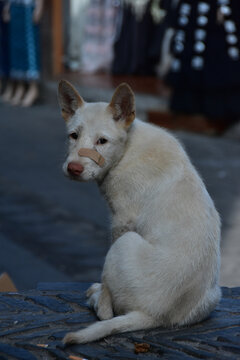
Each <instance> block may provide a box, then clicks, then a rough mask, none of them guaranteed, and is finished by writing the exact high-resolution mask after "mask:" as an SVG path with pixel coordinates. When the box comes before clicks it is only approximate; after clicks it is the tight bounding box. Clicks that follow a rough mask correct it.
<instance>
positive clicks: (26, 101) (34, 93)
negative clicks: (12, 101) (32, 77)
mask: <svg viewBox="0 0 240 360" xmlns="http://www.w3.org/2000/svg"><path fill="white" fill-rule="evenodd" d="M38 97H39V89H38V86H37V84H35V83H34V84H30V85H29V88H28V90H27V91H26V93H25V96H24V98H23V100H22V106H23V107H29V106H32V105H33V104H34V103H35V101H36V100H37V99H38Z"/></svg>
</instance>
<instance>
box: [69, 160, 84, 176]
mask: <svg viewBox="0 0 240 360" xmlns="http://www.w3.org/2000/svg"><path fill="white" fill-rule="evenodd" d="M67 169H68V172H69V174H71V175H73V176H79V175H81V173H82V172H83V170H84V167H83V166H82V165H81V164H79V163H77V162H70V163H69V164H68V167H67Z"/></svg>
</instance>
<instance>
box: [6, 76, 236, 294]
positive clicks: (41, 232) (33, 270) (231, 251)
mask: <svg viewBox="0 0 240 360" xmlns="http://www.w3.org/2000/svg"><path fill="white" fill-rule="evenodd" d="M53 85H54V100H53V102H51V101H49V102H45V103H43V104H38V105H36V106H34V107H33V108H31V109H23V108H17V107H10V106H7V105H3V104H0V154H1V156H0V242H1V251H0V273H1V272H2V271H7V272H8V273H9V274H10V276H11V277H12V279H13V280H14V282H15V283H16V286H17V288H18V289H19V290H27V289H33V288H36V285H37V283H38V282H39V281H97V280H99V278H100V274H101V267H102V264H103V261H104V256H105V254H106V251H107V248H108V245H109V230H108V229H109V213H108V208H107V206H106V204H105V202H104V200H103V199H102V197H101V196H100V194H99V191H98V189H97V186H96V185H95V184H94V183H77V182H72V181H69V180H68V179H66V178H65V177H64V176H63V174H62V171H61V165H62V162H63V159H64V153H65V139H66V137H65V126H64V121H63V120H62V119H61V117H60V113H59V109H58V106H57V99H56V95H55V90H56V83H54V84H53ZM81 90H82V92H81V94H82V95H83V97H84V98H85V99H86V100H93V98H92V97H91V96H93V93H90V92H89V91H86V90H85V91H86V94H85V93H83V91H84V89H81ZM51 94H52V92H51ZM98 94H99V96H101V97H103V100H107V98H109V99H110V97H111V94H110V93H106V94H105V93H104V92H102V91H101V94H100V93H99V91H98ZM51 96H53V95H51ZM155 100H156V99H155ZM155 100H154V101H155ZM149 101H150V102H151V101H152V99H149V98H148V97H144V96H141V97H140V98H138V101H137V106H138V104H141V106H140V110H141V113H142V112H143V111H144V108H143V104H144V102H145V106H147V103H148V102H149ZM152 104H153V103H151V106H152ZM158 105H159V104H158ZM159 106H160V105H159ZM236 134H237V131H235V136H233V134H232V135H231V134H230V135H229V136H228V137H227V136H224V137H221V138H210V137H207V136H200V135H194V134H187V133H184V132H178V133H176V135H177V136H178V138H179V139H180V140H181V141H182V143H183V144H184V146H185V147H186V149H187V152H188V153H189V155H190V157H191V159H192V161H193V163H194V165H195V166H196V167H197V169H198V170H199V171H200V173H201V175H202V177H203V179H204V181H205V183H206V186H207V188H208V190H209V192H210V194H211V196H212V197H213V199H214V201H215V203H216V206H217V208H218V210H219V212H220V214H221V217H222V222H223V240H222V273H221V275H222V280H221V284H222V285H226V286H238V285H239V281H240V280H239V279H240V263H239V262H240V244H239V234H240V184H239V173H240V158H239V154H240V142H239V138H240V137H239V138H237V137H236ZM233 137H234V138H233Z"/></svg>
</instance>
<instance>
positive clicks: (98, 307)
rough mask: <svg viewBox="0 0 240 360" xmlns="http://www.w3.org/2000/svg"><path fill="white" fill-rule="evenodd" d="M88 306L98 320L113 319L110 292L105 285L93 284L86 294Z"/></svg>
mask: <svg viewBox="0 0 240 360" xmlns="http://www.w3.org/2000/svg"><path fill="white" fill-rule="evenodd" d="M86 295H87V297H88V304H89V305H90V306H91V307H93V309H94V310H95V312H96V314H97V316H98V318H99V319H100V320H107V319H111V318H112V317H113V309H112V300H111V295H110V292H109V290H108V288H107V286H106V285H105V284H100V283H95V284H93V285H92V286H91V287H90V288H89V289H88V291H87V293H86Z"/></svg>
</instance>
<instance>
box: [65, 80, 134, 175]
mask: <svg viewBox="0 0 240 360" xmlns="http://www.w3.org/2000/svg"><path fill="white" fill-rule="evenodd" d="M58 99H59V104H60V108H61V111H62V116H63V118H64V120H65V122H66V126H67V132H68V138H69V150H68V156H67V159H66V161H65V163H64V164H63V170H64V173H65V174H66V175H67V176H69V177H71V178H73V179H75V180H80V181H88V180H95V179H96V180H101V179H102V177H103V176H104V174H106V172H107V171H108V170H109V169H110V168H111V167H112V166H113V165H115V164H116V163H117V162H118V161H119V160H120V159H121V157H122V155H123V153H124V150H125V144H126V141H127V138H128V132H129V129H130V126H131V124H132V122H133V120H134V118H135V100H134V94H133V92H132V90H131V88H130V87H129V86H128V85H127V84H121V85H119V87H118V88H117V89H116V91H115V93H114V95H113V97H112V100H111V102H110V103H109V104H107V103H86V102H85V101H84V100H83V99H82V97H81V96H80V95H79V94H78V92H77V90H76V89H75V88H74V87H73V86H72V85H71V84H70V83H69V82H67V81H65V80H62V81H60V83H59V88H58Z"/></svg>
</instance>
